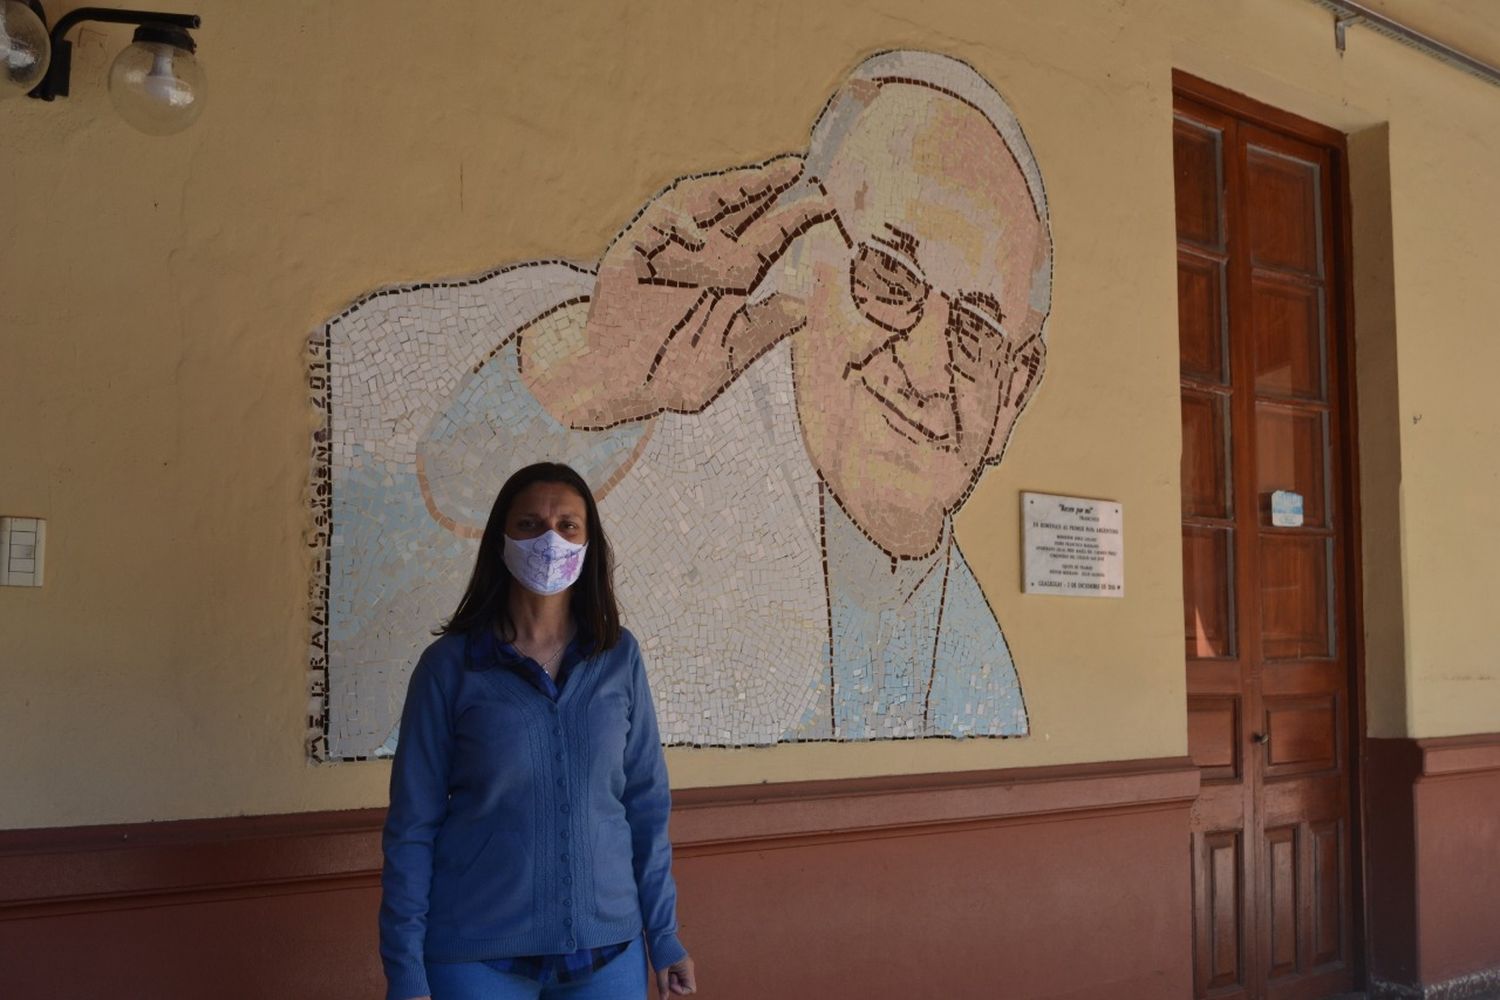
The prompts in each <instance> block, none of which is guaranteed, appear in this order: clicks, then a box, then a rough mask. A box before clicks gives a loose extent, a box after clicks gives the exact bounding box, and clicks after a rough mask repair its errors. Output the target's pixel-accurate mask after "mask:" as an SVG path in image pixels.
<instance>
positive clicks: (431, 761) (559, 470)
mask: <svg viewBox="0 0 1500 1000" xmlns="http://www.w3.org/2000/svg"><path fill="white" fill-rule="evenodd" d="M611 570H612V566H611V556H610V548H609V542H608V540H607V539H606V538H605V536H604V529H603V527H602V526H601V525H600V523H599V511H598V508H597V507H596V506H595V504H594V499H593V495H592V493H591V492H590V490H589V488H588V485H587V484H586V483H585V482H584V481H583V479H582V477H580V476H579V475H578V473H576V472H574V471H573V470H572V469H571V468H569V467H568V466H566V465H557V464H553V463H542V464H538V465H531V466H528V467H526V468H524V469H522V470H520V471H519V472H517V473H516V474H515V475H513V476H511V477H510V479H509V480H508V481H507V482H506V483H505V485H504V487H502V488H501V490H500V495H499V496H498V497H496V498H495V504H494V507H493V508H492V509H491V511H490V516H489V520H488V522H487V523H486V525H485V529H484V537H483V538H482V540H481V541H480V546H479V557H478V559H477V560H476V562H475V564H474V573H473V576H472V577H471V578H470V580H469V586H468V589H467V590H466V591H465V592H464V595H463V599H462V600H461V601H459V604H458V610H457V611H455V612H454V613H453V617H452V618H451V619H450V620H449V621H448V623H447V624H446V625H445V626H443V628H442V629H441V630H440V633H439V634H440V638H439V639H438V640H437V641H436V642H434V643H432V645H430V646H429V647H428V648H427V650H426V651H425V652H424V653H423V654H422V657H421V659H420V660H419V661H418V663H417V666H416V669H415V671H413V673H412V677H411V682H410V685H409V687H408V690H407V695H406V706H405V709H404V710H403V712H402V716H401V735H400V741H399V743H398V746H397V750H396V759H395V764H394V769H393V770H392V772H391V807H390V812H389V814H388V816H387V819H386V824H385V836H384V849H385V869H384V872H383V874H382V878H381V884H382V888H383V895H382V899H381V907H380V953H381V958H382V959H383V961H384V963H385V971H386V979H387V982H388V984H389V985H388V990H387V994H386V996H387V1000H410V998H414V997H423V998H426V997H430V998H432V1000H510V998H512V997H515V998H521V997H525V998H539V997H545V998H563V997H567V998H571V1000H626V998H630V1000H640V998H641V996H642V992H643V987H644V985H645V982H646V952H645V946H647V945H649V948H650V958H651V961H652V962H653V963H654V965H655V966H656V968H657V970H658V971H657V974H656V982H657V988H658V990H659V991H660V993H661V994H662V996H666V995H667V994H668V993H671V994H679V995H680V994H688V993H692V992H693V991H694V988H695V982H694V974H693V961H692V959H691V958H689V957H688V955H687V952H686V950H685V949H684V948H683V947H682V944H681V942H679V941H678V940H677V933H676V931H677V919H676V902H677V891H676V887H675V884H674V883H673V880H672V872H671V863H672V848H671V844H670V842H669V841H668V840H667V814H668V811H669V808H670V797H669V793H668V788H667V771H666V765H665V763H664V761H663V759H662V752H661V741H660V739H659V738H658V735H657V726H656V713H655V710H654V708H653V706H652V704H651V692H650V689H649V688H648V687H647V685H646V672H645V666H644V664H643V663H642V660H641V653H640V648H639V647H638V646H637V645H636V641H635V637H634V636H632V635H631V634H630V633H629V632H628V631H626V630H625V629H624V628H622V627H621V626H620V620H619V612H618V610H617V608H616V606H615V597H614V589H613V586H612V579H611ZM643 931H644V937H645V943H644V945H643V942H642V932H643Z"/></svg>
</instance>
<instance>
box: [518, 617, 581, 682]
mask: <svg viewBox="0 0 1500 1000" xmlns="http://www.w3.org/2000/svg"><path fill="white" fill-rule="evenodd" d="M572 639H573V630H572V629H571V628H570V629H568V632H567V634H566V635H564V636H563V640H562V642H560V643H558V644H557V648H556V649H554V650H552V652H551V653H550V654H549V655H548V656H547V658H546V659H545V660H544V659H541V658H539V657H538V656H537V655H536V654H535V653H533V652H531V651H530V650H528V649H526V648H525V647H523V646H522V645H521V644H520V643H519V642H516V641H514V640H512V641H511V645H512V646H515V647H516V652H518V653H520V654H521V655H523V656H529V657H531V658H532V659H533V660H536V663H537V666H539V667H541V668H542V669H543V670H544V671H546V672H547V673H549V674H550V673H551V672H552V671H551V670H548V669H547V668H548V667H549V666H551V665H552V662H553V661H554V660H557V659H559V658H560V657H561V656H562V653H563V650H564V649H566V648H567V647H568V643H569V642H570V641H572Z"/></svg>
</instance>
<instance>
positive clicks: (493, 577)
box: [434, 462, 620, 653]
mask: <svg viewBox="0 0 1500 1000" xmlns="http://www.w3.org/2000/svg"><path fill="white" fill-rule="evenodd" d="M536 483H557V484H559V485H562V486H567V487H569V488H571V489H572V490H573V491H574V492H575V493H577V494H578V495H579V496H580V497H582V498H583V506H584V509H585V510H586V511H587V512H588V538H589V547H588V550H587V551H586V552H585V553H584V557H583V572H582V573H580V574H579V577H578V580H577V582H576V583H574V584H573V586H572V587H571V588H570V598H571V600H570V603H571V606H572V610H573V620H574V621H575V622H577V624H578V626H579V627H580V628H581V629H585V630H587V632H588V634H589V636H590V638H591V639H592V640H593V648H592V649H591V650H590V652H592V653H602V652H603V651H604V650H606V649H609V648H610V647H612V646H614V644H615V643H617V642H619V641H620V609H619V606H618V605H617V604H616V603H615V586H614V570H615V558H614V552H613V550H611V548H610V546H609V539H608V538H607V537H605V534H604V525H603V523H602V522H601V521H600V520H599V507H598V505H597V504H595V503H594V494H593V491H592V490H590V489H589V484H588V483H586V482H584V481H583V477H582V476H580V475H579V474H578V473H577V472H575V471H574V470H573V469H572V468H571V467H570V466H567V465H563V464H562V463H560V462H538V463H536V464H535V465H528V466H526V467H525V468H524V469H520V470H518V471H517V472H516V473H515V474H514V475H512V476H511V477H510V478H509V479H507V480H506V481H505V485H504V486H502V487H500V493H499V495H498V496H496V497H495V505H494V506H493V507H491V508H490V517H489V520H488V521H486V522H485V525H484V536H483V537H482V538H481V539H480V540H479V556H478V558H476V559H475V560H474V572H473V573H472V574H471V575H470V577H469V585H468V587H467V588H465V590H464V596H463V597H462V599H460V600H459V602H458V609H457V610H455V611H454V612H453V617H451V618H449V619H448V620H447V622H445V623H444V624H443V625H442V626H440V627H439V628H438V629H437V630H436V631H435V633H434V634H436V635H448V634H450V633H454V632H474V631H478V630H480V629H484V628H489V627H491V626H495V625H498V626H499V628H500V631H501V633H502V634H503V635H507V636H509V635H513V634H514V633H515V623H514V622H512V621H511V619H510V588H511V587H512V586H513V585H515V579H514V578H513V577H512V576H511V575H510V570H509V569H507V568H506V566H505V519H506V517H508V516H509V515H510V508H511V505H512V504H514V503H515V502H516V497H518V496H520V495H521V493H522V492H523V491H524V490H526V489H527V487H530V486H532V485H534V484H536Z"/></svg>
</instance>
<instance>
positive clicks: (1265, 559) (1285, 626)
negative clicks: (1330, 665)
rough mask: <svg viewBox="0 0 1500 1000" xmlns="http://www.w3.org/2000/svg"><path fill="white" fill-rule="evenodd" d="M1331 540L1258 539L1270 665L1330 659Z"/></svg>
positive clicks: (1273, 536) (1287, 536) (1287, 535)
mask: <svg viewBox="0 0 1500 1000" xmlns="http://www.w3.org/2000/svg"><path fill="white" fill-rule="evenodd" d="M1328 549H1329V541H1328V539H1327V538H1323V537H1319V536H1316V535H1313V536H1307V535H1302V534H1291V533H1276V534H1271V533H1264V534H1262V535H1261V537H1260V560H1259V571H1260V593H1259V598H1260V635H1261V654H1262V656H1263V657H1264V658H1265V659H1266V660H1290V659H1299V660H1300V659H1307V658H1308V657H1313V656H1318V657H1322V656H1328V655H1329V654H1330V640H1331V633H1332V624H1331V622H1330V621H1329V618H1330V617H1331V608H1330V605H1329V597H1330V595H1329V587H1330V584H1331V582H1332V580H1331V574H1330V572H1329V570H1330V567H1329V559H1328V556H1329V552H1328Z"/></svg>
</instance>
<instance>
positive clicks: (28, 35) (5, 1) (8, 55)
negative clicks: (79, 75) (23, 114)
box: [0, 0, 52, 99]
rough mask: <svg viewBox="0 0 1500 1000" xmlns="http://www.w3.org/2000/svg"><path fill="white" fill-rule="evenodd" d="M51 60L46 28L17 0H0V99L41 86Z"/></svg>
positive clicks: (34, 14) (39, 19) (32, 12)
mask: <svg viewBox="0 0 1500 1000" xmlns="http://www.w3.org/2000/svg"><path fill="white" fill-rule="evenodd" d="M51 59H52V43H51V42H50V41H48V39H47V26H46V25H45V24H43V23H42V19H41V18H39V17H37V16H36V12H35V11H33V10H32V9H31V8H30V7H28V6H26V5H25V4H24V3H20V2H19V0H0V99H3V98H6V97H20V96H21V95H23V94H25V93H27V92H28V91H30V90H31V88H33V87H35V86H36V85H37V84H39V83H41V82H42V77H44V76H46V75H47V64H48V62H50V61H51Z"/></svg>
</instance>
